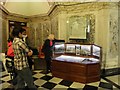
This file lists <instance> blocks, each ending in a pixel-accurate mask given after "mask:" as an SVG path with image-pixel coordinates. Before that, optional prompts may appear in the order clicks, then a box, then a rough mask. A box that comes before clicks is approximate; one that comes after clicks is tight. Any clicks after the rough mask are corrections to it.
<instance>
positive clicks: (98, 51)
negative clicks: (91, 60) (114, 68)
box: [92, 45, 101, 57]
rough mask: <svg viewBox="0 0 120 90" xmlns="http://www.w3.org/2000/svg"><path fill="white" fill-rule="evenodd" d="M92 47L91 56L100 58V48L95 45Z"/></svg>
mask: <svg viewBox="0 0 120 90" xmlns="http://www.w3.org/2000/svg"><path fill="white" fill-rule="evenodd" d="M92 46H93V51H92V55H93V56H97V57H100V52H101V51H100V50H101V49H100V47H99V46H97V45H92Z"/></svg>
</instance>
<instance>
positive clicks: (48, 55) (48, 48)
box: [42, 34, 55, 73]
mask: <svg viewBox="0 0 120 90" xmlns="http://www.w3.org/2000/svg"><path fill="white" fill-rule="evenodd" d="M54 40H55V38H54V35H53V34H50V35H49V36H48V39H46V40H45V42H44V45H43V48H42V52H43V53H44V55H45V60H46V73H49V71H50V70H51V60H52V55H53V45H54Z"/></svg>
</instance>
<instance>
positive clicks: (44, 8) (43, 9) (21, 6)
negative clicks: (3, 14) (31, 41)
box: [4, 1, 50, 16]
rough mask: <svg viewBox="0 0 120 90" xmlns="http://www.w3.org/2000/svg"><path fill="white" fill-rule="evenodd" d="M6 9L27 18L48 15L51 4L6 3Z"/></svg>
mask: <svg viewBox="0 0 120 90" xmlns="http://www.w3.org/2000/svg"><path fill="white" fill-rule="evenodd" d="M4 7H5V8H6V9H7V10H8V11H9V12H10V13H15V14H20V15H25V16H33V15H39V14H46V13H47V12H48V11H49V9H50V4H49V2H47V1H46V2H6V3H5V5H4Z"/></svg>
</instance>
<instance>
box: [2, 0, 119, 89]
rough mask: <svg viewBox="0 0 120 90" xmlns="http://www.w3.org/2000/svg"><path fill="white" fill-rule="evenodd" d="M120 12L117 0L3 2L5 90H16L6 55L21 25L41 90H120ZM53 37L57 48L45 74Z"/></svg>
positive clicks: (37, 85)
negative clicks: (46, 49)
mask: <svg viewBox="0 0 120 90" xmlns="http://www.w3.org/2000/svg"><path fill="white" fill-rule="evenodd" d="M119 10H120V3H119V0H114V1H112V0H106V1H102V0H79V1H77V0H75V1H74V0H69V1H64V2H63V1H62V0H60V1H59V0H58V1H57V2H54V0H44V1H41V0H31V1H29V2H28V1H25V0H24V1H22V0H21V1H19V0H18V1H17V0H16V1H15V0H3V1H0V42H1V43H0V77H1V79H0V88H1V90H7V89H8V90H15V89H14V85H13V84H12V81H13V72H12V71H9V69H8V67H7V66H6V61H7V58H6V56H7V55H6V52H7V50H8V46H7V45H8V39H9V38H10V37H13V36H12V32H13V29H14V28H15V27H16V26H18V25H19V26H21V27H22V28H23V29H25V30H26V34H27V36H28V38H29V46H30V47H31V49H32V51H33V55H32V56H31V58H32V61H33V65H32V70H31V72H32V77H33V80H34V84H35V86H36V87H37V88H38V90H39V89H45V90H54V89H65V90H119V89H120V65H119V64H120V60H119V56H120V55H119V54H120V53H119V50H120V45H119V42H120V39H119V34H120V32H119V28H120V27H119V18H120V16H119ZM50 34H53V35H54V37H55V38H54V39H55V43H54V45H53V47H52V48H53V49H52V51H53V53H52V60H51V69H50V72H48V73H46V69H47V68H46V66H47V64H46V61H45V54H44V53H43V51H42V48H43V45H44V43H45V40H46V39H48V36H49V35H50ZM13 41H14V40H13ZM12 66H13V65H12ZM26 90H28V89H27V85H26Z"/></svg>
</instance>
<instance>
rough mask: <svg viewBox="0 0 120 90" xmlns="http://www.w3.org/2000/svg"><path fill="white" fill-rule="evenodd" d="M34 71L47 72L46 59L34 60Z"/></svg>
mask: <svg viewBox="0 0 120 90" xmlns="http://www.w3.org/2000/svg"><path fill="white" fill-rule="evenodd" d="M34 70H46V62H45V60H44V59H41V58H38V59H34Z"/></svg>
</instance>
